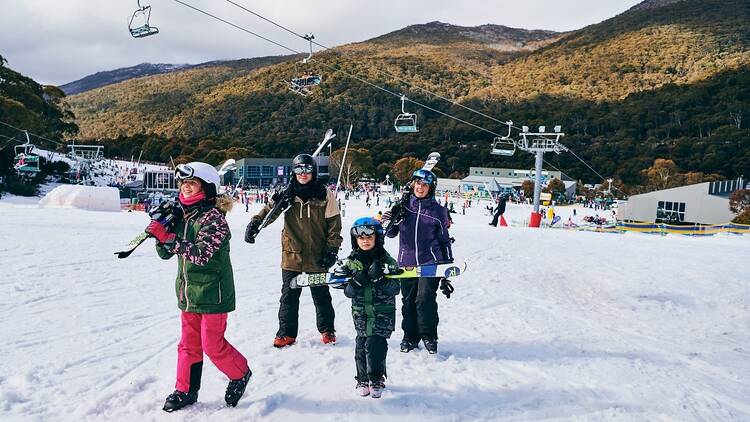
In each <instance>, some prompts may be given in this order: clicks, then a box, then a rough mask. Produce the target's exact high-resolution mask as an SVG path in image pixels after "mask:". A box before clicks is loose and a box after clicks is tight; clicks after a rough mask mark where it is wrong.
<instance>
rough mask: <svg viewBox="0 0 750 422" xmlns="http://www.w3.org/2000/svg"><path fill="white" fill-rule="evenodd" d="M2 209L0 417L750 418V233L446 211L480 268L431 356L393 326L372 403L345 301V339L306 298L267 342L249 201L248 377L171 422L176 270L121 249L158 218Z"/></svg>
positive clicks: (271, 238) (237, 241)
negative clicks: (293, 321)
mask: <svg viewBox="0 0 750 422" xmlns="http://www.w3.org/2000/svg"><path fill="white" fill-rule="evenodd" d="M254 210H257V206H256V207H252V208H251V211H254ZM563 210H564V209H563V208H560V209H559V212H560V213H561V214H562V215H563V219H566V215H567V214H566V213H565V212H564V211H563ZM346 211H347V215H346V217H345V219H344V226H345V227H347V228H348V227H349V225H350V224H351V223H352V221H353V220H354V218H356V217H360V216H362V215H366V214H368V213H369V214H374V213H375V212H377V210H376V209H370V210H368V211H366V209H365V207H364V204H363V201H362V202H359V201H354V200H352V201H349V202H348V205H347V207H346ZM508 213H509V217H511V218H516V219H523V218H524V217H525V216H527V214H528V209H527V208H524V207H519V206H515V205H510V206H509V211H508ZM514 214H515V215H514ZM579 215H580V213H579ZM0 216H1V217H2V218H0V233H2V242H0V262H1V263H2V268H3V276H2V278H0V283H2V287H3V291H4V294H3V295H2V296H0V321H2V323H1V324H0V337H1V338H2V339H3V341H2V342H0V356H2V359H0V420H3V421H16V420H24V421H27V420H31V421H51V420H55V421H84V420H107V421H114V420H117V421H135V420H137V421H151V420H164V421H167V420H168V421H175V420H189V421H198V420H201V421H215V420H221V421H253V420H261V419H262V420H264V421H265V420H268V421H284V422H290V421H303V420H304V421H334V420H336V421H349V420H356V421H379V422H382V421H384V420H388V421H407V420H429V421H459V420H467V421H469V420H471V421H473V420H508V421H527V420H554V421H602V420H615V421H643V420H651V421H695V420H701V421H702V420H720V421H729V420H733V421H747V420H750V402H749V401H748V397H750V294H749V293H750V276H749V275H748V257H750V238H749V237H729V236H715V237H711V238H684V237H676V236H667V237H652V236H649V235H642V234H624V235H620V234H602V233H586V232H573V231H564V230H544V229H541V230H539V229H527V228H492V227H488V226H487V222H488V221H489V219H488V218H487V217H486V216H484V213H483V210H482V209H481V208H479V207H474V208H470V209H469V210H468V211H467V215H466V216H462V215H454V218H455V225H454V227H453V228H452V233H451V234H452V235H453V236H454V237H455V238H456V243H455V245H454V251H455V255H456V256H457V257H460V258H462V259H466V260H468V261H469V272H468V273H467V274H465V275H464V276H463V277H461V278H460V279H458V280H456V282H455V283H454V285H455V287H456V292H455V293H454V295H453V296H452V297H451V298H450V299H448V300H446V299H445V297H443V296H440V298H439V305H440V318H441V319H440V327H439V334H440V343H439V348H440V351H439V355H438V356H437V357H435V356H429V355H428V354H427V353H425V352H424V351H423V349H422V351H419V352H416V353H409V354H403V353H399V352H398V342H399V340H400V338H401V332H400V330H397V331H396V333H395V334H394V336H393V337H392V338H391V340H390V343H389V347H390V351H389V356H388V374H389V378H388V380H387V382H386V385H387V390H386V392H385V394H384V396H383V398H382V399H380V400H373V399H370V398H360V397H358V396H356V395H355V392H354V385H355V382H354V372H355V371H354V336H355V333H354V329H353V326H352V322H351V313H350V302H349V301H348V300H347V299H346V298H345V297H344V296H343V294H342V293H341V292H340V291H333V292H332V294H333V297H334V306H335V309H336V315H337V318H336V328H337V330H338V337H339V341H338V344H337V345H335V346H333V347H330V346H324V345H323V344H321V343H320V338H319V335H318V333H317V331H316V329H315V321H314V318H315V316H314V310H313V306H312V302H311V299H310V295H309V292H303V295H302V304H301V307H300V317H301V318H300V336H299V338H298V340H299V342H298V344H297V345H295V346H293V347H291V348H288V349H285V350H275V349H274V348H273V347H272V346H271V342H272V340H273V337H274V334H275V332H276V329H277V311H278V299H279V291H280V286H281V281H280V278H281V276H280V270H279V261H280V240H279V232H280V230H281V222H277V223H276V224H274V225H273V226H271V227H269V228H268V229H266V230H265V231H264V232H262V233H261V234H260V236H259V237H258V243H256V244H255V245H247V244H245V243H244V242H243V241H242V233H243V230H244V226H245V224H246V223H247V221H248V218H249V216H250V214H246V213H245V212H244V207H239V206H238V207H236V209H235V211H233V212H232V213H231V214H230V215H229V223H230V226H231V228H232V232H233V234H234V237H233V239H232V261H233V264H234V272H235V280H236V285H237V294H238V296H237V307H238V309H237V311H235V312H233V313H232V314H231V315H230V317H229V324H228V330H227V338H228V339H229V340H230V341H231V342H232V343H233V344H234V345H235V346H236V347H237V348H238V349H239V350H240V351H242V352H243V353H244V354H245V355H246V356H247V357H248V359H249V361H250V365H251V368H252V370H253V372H254V376H253V379H252V381H251V384H250V385H249V387H248V389H247V392H246V393H245V397H244V398H243V399H242V400H241V401H240V403H239V406H238V407H237V408H226V407H225V405H224V401H223V394H224V389H225V388H226V380H225V379H223V376H222V375H221V374H220V373H219V372H218V371H217V370H216V369H215V368H214V367H213V365H212V364H210V363H209V361H208V360H206V365H205V366H204V377H203V386H202V389H201V392H200V397H199V402H198V403H197V404H196V405H194V406H191V407H190V408H188V409H185V410H182V411H180V412H177V413H176V414H171V415H170V414H166V413H164V412H162V411H161V406H162V404H163V401H164V398H165V397H166V395H167V394H168V393H170V392H171V391H172V390H173V388H174V372H175V366H176V346H177V341H178V338H179V331H180V327H179V311H178V310H177V307H176V303H175V302H176V299H175V297H174V285H173V280H174V276H175V272H176V266H177V264H176V262H175V260H171V261H162V260H160V259H159V258H158V257H157V256H156V254H155V252H154V250H153V248H152V247H151V244H150V243H151V242H150V241H149V242H147V244H146V245H144V246H142V247H141V249H139V250H137V251H136V252H135V253H134V254H133V255H132V256H131V257H130V258H128V259H125V260H117V259H116V258H115V257H114V255H113V254H112V252H113V251H114V250H115V249H117V248H118V247H120V246H121V245H123V244H124V243H126V242H127V241H129V240H130V239H131V238H132V237H133V236H135V235H136V234H137V233H138V232H140V231H141V230H142V229H143V228H144V226H145V225H146V223H147V217H146V216H145V215H144V214H143V213H135V212H134V213H126V212H122V213H97V212H89V211H82V210H75V209H42V208H32V207H29V206H28V205H26V206H14V205H13V204H12V203H8V202H7V201H3V202H0ZM345 238H347V236H345ZM345 245H346V248H345V249H346V251H345V252H348V250H349V245H348V241H346V242H345ZM387 247H388V248H389V249H390V250H391V251H392V252H395V250H396V249H397V247H398V246H397V242H396V241H394V240H389V241H388V242H387ZM342 253H343V252H342ZM399 321H400V318H399Z"/></svg>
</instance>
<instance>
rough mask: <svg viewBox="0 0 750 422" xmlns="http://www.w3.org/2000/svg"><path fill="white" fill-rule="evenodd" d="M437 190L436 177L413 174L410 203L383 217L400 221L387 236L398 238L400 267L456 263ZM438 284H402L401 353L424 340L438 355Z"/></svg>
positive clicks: (412, 281)
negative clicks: (391, 217)
mask: <svg viewBox="0 0 750 422" xmlns="http://www.w3.org/2000/svg"><path fill="white" fill-rule="evenodd" d="M436 186H437V177H436V176H435V174H434V173H432V172H431V171H428V170H417V171H415V172H414V174H412V187H411V188H412V195H411V197H410V198H409V200H408V202H407V203H406V204H404V205H400V206H402V207H403V208H402V209H401V210H396V209H393V210H391V211H390V212H388V213H386V215H383V218H384V219H386V217H390V216H391V215H393V216H396V215H398V216H399V217H396V218H397V219H398V220H401V221H400V222H399V221H394V222H393V223H392V224H389V227H388V231H387V232H386V236H388V237H396V235H399V243H400V247H399V253H398V264H399V267H409V266H417V265H425V264H435V263H444V262H452V261H453V253H452V252H451V239H450V236H449V235H448V227H450V220H449V217H448V210H447V209H446V208H445V207H443V206H442V205H440V204H438V202H437V201H436V200H435V187H436ZM397 206H399V205H397ZM394 208H396V207H394ZM396 223H398V224H396ZM439 284H440V279H439V278H434V277H420V278H411V279H403V280H402V283H401V300H402V307H401V314H402V316H403V320H402V321H401V328H402V329H403V330H404V339H403V341H401V351H402V352H404V353H408V352H409V351H411V350H412V349H414V348H417V347H419V341H420V339H421V340H422V341H424V347H425V349H427V351H428V352H429V353H431V354H432V353H437V339H438V335H437V326H438V320H439V318H438V305H437V300H436V299H437V290H438V286H439Z"/></svg>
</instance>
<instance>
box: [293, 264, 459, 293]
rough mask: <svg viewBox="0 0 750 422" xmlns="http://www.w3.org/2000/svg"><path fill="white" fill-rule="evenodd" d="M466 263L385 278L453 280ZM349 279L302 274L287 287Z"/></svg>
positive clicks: (429, 266)
mask: <svg viewBox="0 0 750 422" xmlns="http://www.w3.org/2000/svg"><path fill="white" fill-rule="evenodd" d="M466 268H467V264H466V262H460V263H451V264H427V265H420V266H417V267H403V268H400V269H399V270H400V271H399V273H398V274H386V275H385V277H386V278H396V279H402V278H418V277H435V278H443V277H445V278H455V277H459V276H461V275H462V274H463V273H464V272H466ZM348 279H349V277H347V276H345V275H342V274H339V273H336V272H332V273H302V274H300V275H298V276H297V277H295V278H293V279H292V281H291V282H290V283H289V287H291V288H292V289H299V288H302V287H316V286H325V285H331V286H336V285H341V284H343V283H345V282H346V281H347V280H348Z"/></svg>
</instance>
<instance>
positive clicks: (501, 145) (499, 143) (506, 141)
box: [491, 121, 516, 157]
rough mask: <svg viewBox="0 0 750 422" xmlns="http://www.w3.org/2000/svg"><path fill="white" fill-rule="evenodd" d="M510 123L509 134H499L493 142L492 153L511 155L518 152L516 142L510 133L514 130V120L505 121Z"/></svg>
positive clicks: (504, 155) (507, 123)
mask: <svg viewBox="0 0 750 422" xmlns="http://www.w3.org/2000/svg"><path fill="white" fill-rule="evenodd" d="M505 124H506V125H508V134H507V135H506V136H498V137H496V138H495V139H494V140H493V142H492V151H491V154H492V155H501V156H503V157H510V156H512V155H513V154H515V153H516V142H515V141H514V140H513V139H511V138H510V133H511V131H512V130H513V122H512V121H507V122H505Z"/></svg>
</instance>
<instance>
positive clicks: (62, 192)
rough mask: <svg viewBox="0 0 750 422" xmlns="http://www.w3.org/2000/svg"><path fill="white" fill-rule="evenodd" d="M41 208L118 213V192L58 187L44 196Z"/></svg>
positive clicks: (116, 190) (103, 188) (87, 187)
mask: <svg viewBox="0 0 750 422" xmlns="http://www.w3.org/2000/svg"><path fill="white" fill-rule="evenodd" d="M39 206H40V207H42V208H78V209H82V210H89V211H120V190H119V189H117V188H113V187H107V186H81V185H60V186H58V187H56V188H55V189H53V190H52V191H51V192H49V193H48V194H46V195H45V196H44V198H42V200H41V201H39Z"/></svg>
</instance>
